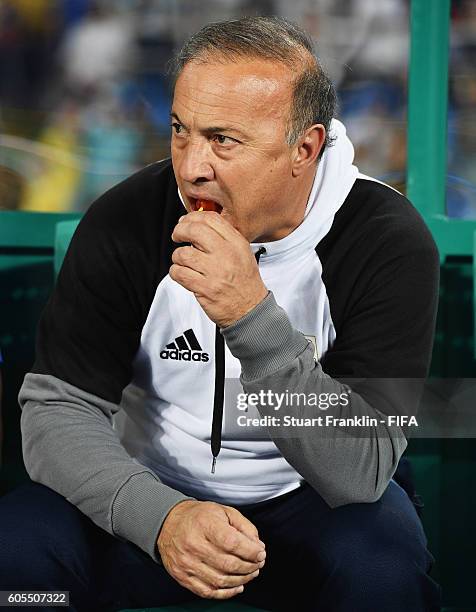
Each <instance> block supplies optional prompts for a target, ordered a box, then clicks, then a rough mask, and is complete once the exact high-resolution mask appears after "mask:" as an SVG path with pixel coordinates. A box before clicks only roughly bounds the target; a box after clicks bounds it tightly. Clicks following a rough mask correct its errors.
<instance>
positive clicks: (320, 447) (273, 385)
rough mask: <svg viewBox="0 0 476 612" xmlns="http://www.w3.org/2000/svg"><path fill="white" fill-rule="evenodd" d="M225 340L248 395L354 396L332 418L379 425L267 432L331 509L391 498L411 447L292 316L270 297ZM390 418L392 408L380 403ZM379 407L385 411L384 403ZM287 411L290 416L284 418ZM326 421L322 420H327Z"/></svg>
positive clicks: (271, 412) (313, 412)
mask: <svg viewBox="0 0 476 612" xmlns="http://www.w3.org/2000/svg"><path fill="white" fill-rule="evenodd" d="M221 331H222V334H223V336H224V338H225V341H226V343H227V345H228V347H229V349H230V351H231V352H232V353H233V355H234V356H235V357H237V358H238V359H239V360H240V362H241V366H242V375H241V383H242V385H243V389H244V391H245V393H259V392H260V391H261V390H265V391H267V390H272V391H273V393H285V392H286V391H289V392H292V393H304V394H306V396H309V394H311V393H312V394H319V393H336V394H337V395H341V394H342V393H345V394H347V395H348V398H349V399H350V402H349V404H348V405H347V406H341V405H338V406H337V407H333V408H332V409H330V410H327V411H326V414H332V416H335V417H336V418H341V417H344V418H345V417H349V416H354V417H366V416H367V417H369V418H376V419H377V422H378V424H377V425H376V426H369V427H362V428H358V429H356V428H353V427H345V426H338V427H302V428H299V429H298V428H293V429H292V431H293V433H289V431H288V432H287V433H285V432H284V429H283V428H282V427H279V426H276V427H269V428H268V431H269V434H270V437H271V438H272V440H273V441H274V443H275V444H276V446H277V447H278V448H279V450H280V451H281V453H282V455H283V456H284V457H285V459H286V460H287V461H288V462H289V463H290V464H291V465H292V466H293V467H294V469H295V470H296V471H297V472H299V473H300V474H301V475H302V476H303V478H304V479H305V480H306V481H307V482H308V483H309V484H310V485H311V486H312V487H313V488H314V489H316V491H318V493H319V494H320V495H321V496H322V497H323V498H324V499H325V501H326V502H327V503H328V504H329V505H330V506H331V507H336V506H340V505H344V504H349V503H358V502H373V501H376V500H377V499H379V498H380V496H381V495H382V493H383V492H384V491H385V489H386V487H387V485H388V483H389V481H390V479H391V478H392V476H393V474H394V472H395V469H396V467H397V464H398V461H399V459H400V456H401V455H402V453H403V451H404V450H405V448H406V445H407V441H406V438H405V435H404V432H403V431H402V429H401V428H400V427H398V426H388V425H387V423H386V422H385V424H382V423H381V420H385V421H386V419H382V417H384V416H385V414H384V413H383V412H381V411H380V410H379V409H377V408H376V404H378V402H372V403H370V402H369V401H367V400H366V399H365V398H364V396H363V395H361V394H360V393H358V392H356V391H355V390H354V388H350V387H349V386H348V385H347V384H344V383H342V382H340V381H339V380H336V379H334V378H331V377H330V376H328V375H327V374H326V373H325V372H324V371H323V370H322V367H321V365H320V363H319V362H316V361H315V359H314V348H313V346H312V345H311V343H310V342H309V341H308V340H307V339H306V338H305V336H304V335H303V334H301V333H300V332H299V331H297V330H296V329H294V328H293V326H292V325H291V322H290V321H289V318H288V316H287V314H286V312H285V311H284V310H283V309H282V308H280V307H279V306H278V305H277V304H276V301H275V299H274V297H273V295H272V293H269V294H268V296H267V297H266V298H265V299H264V300H263V301H262V302H261V303H260V304H259V305H258V306H256V307H255V308H254V309H253V310H252V311H251V312H250V313H248V314H247V315H246V316H245V317H243V318H242V319H240V320H239V321H237V322H236V323H234V324H232V325H230V326H229V327H226V328H224V329H222V330H221ZM382 405H385V406H386V408H387V410H386V411H385V413H386V414H388V413H389V410H391V408H388V405H389V404H388V397H387V402H382ZM257 408H258V410H259V412H260V414H261V415H262V416H270V417H271V416H276V414H277V413H276V411H275V408H274V407H273V406H270V405H269V404H265V403H260V404H258V406H257ZM379 408H380V404H379ZM285 411H287V412H285ZM318 413H319V410H318V409H317V408H316V406H312V405H300V406H299V407H298V408H297V407H296V406H284V407H282V408H281V409H280V416H281V418H282V417H283V416H284V414H288V415H294V416H297V417H299V418H314V417H316V416H317V415H318ZM321 414H322V413H321Z"/></svg>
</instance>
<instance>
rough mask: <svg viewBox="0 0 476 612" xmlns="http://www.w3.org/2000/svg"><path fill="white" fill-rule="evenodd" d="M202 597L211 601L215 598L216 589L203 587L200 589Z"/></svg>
mask: <svg viewBox="0 0 476 612" xmlns="http://www.w3.org/2000/svg"><path fill="white" fill-rule="evenodd" d="M198 591H199V595H200V597H204V598H205V599H211V598H212V597H213V592H214V589H212V588H211V587H208V586H201V587H199V588H198Z"/></svg>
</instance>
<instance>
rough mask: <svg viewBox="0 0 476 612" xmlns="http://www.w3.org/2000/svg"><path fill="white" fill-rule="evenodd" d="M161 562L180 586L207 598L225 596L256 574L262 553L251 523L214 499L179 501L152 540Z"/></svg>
mask: <svg viewBox="0 0 476 612" xmlns="http://www.w3.org/2000/svg"><path fill="white" fill-rule="evenodd" d="M157 547H158V549H159V553H160V556H161V558H162V562H163V564H164V567H165V569H166V570H167V571H168V573H169V574H170V575H171V576H172V577H173V578H175V580H176V581H177V582H179V583H180V584H181V585H182V586H184V587H185V588H187V589H189V590H190V591H192V592H193V593H195V594H196V595H199V596H200V597H204V598H207V599H229V598H231V597H234V596H235V595H238V594H239V593H241V592H242V591H243V589H244V586H243V585H245V584H246V583H247V582H250V580H253V578H256V576H257V575H258V574H259V570H260V568H262V567H263V565H264V559H265V557H266V552H265V546H264V543H263V542H261V540H260V539H259V536H258V531H257V529H256V527H255V526H254V525H253V523H251V522H250V521H249V520H248V519H247V518H246V517H244V516H243V515H242V514H241V512H239V511H238V510H237V509H236V508H232V507H230V506H223V505H221V504H216V503H214V502H200V501H191V500H187V501H183V502H180V503H179V504H177V505H176V506H174V508H172V510H171V511H170V512H169V514H168V515H167V518H166V519H165V521H164V523H163V525H162V529H161V530H160V534H159V538H158V540H157Z"/></svg>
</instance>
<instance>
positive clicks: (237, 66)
mask: <svg viewBox="0 0 476 612" xmlns="http://www.w3.org/2000/svg"><path fill="white" fill-rule="evenodd" d="M291 89H292V74H291V71H290V70H289V68H287V67H286V66H284V65H283V64H281V63H278V62H271V61H267V60H259V59H254V58H243V59H242V60H239V61H234V62H227V63H224V62H211V61H207V62H203V61H201V62H195V61H194V62H189V63H188V64H187V65H186V66H185V67H184V69H183V71H182V72H181V74H180V76H179V78H178V79H177V83H176V87H175V96H174V105H175V103H177V102H178V103H179V104H180V103H184V104H185V105H187V104H193V103H195V104H196V103H199V104H200V105H203V106H204V107H205V108H206V109H207V110H208V112H209V111H211V110H216V111H218V112H220V111H226V110H227V109H230V110H231V109H233V110H236V111H237V112H238V113H240V112H243V113H248V112H259V113H261V112H263V111H265V112H266V111H268V113H273V114H274V113H276V112H277V111H282V110H283V105H284V107H287V104H286V102H288V101H289V100H290V98H291ZM278 114H281V112H279V113H278Z"/></svg>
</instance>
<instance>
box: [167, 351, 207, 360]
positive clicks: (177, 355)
mask: <svg viewBox="0 0 476 612" xmlns="http://www.w3.org/2000/svg"><path fill="white" fill-rule="evenodd" d="M160 357H161V358H162V359H175V360H176V361H208V360H209V356H208V353H202V352H199V351H193V352H192V351H190V350H184V351H179V350H178V349H170V350H168V349H164V350H163V351H160Z"/></svg>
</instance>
